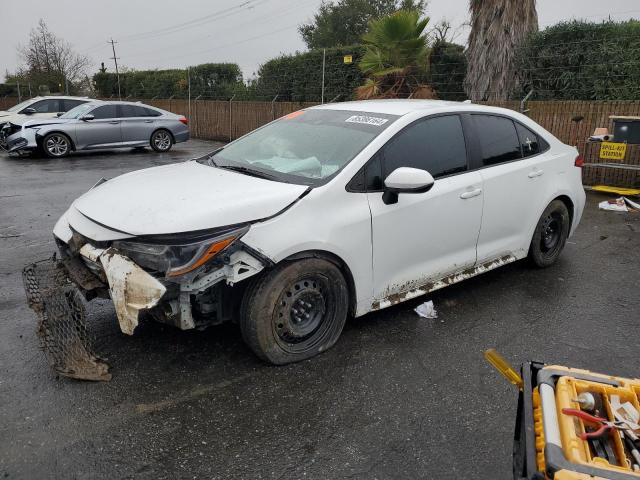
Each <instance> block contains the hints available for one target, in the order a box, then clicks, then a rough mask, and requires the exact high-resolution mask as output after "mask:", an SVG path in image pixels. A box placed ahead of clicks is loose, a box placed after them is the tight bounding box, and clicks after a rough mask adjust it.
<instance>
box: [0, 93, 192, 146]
mask: <svg viewBox="0 0 640 480" xmlns="http://www.w3.org/2000/svg"><path fill="white" fill-rule="evenodd" d="M188 139H189V126H188V121H187V119H186V118H185V117H184V116H183V115H176V114H175V113H171V112H167V111H165V110H161V109H159V108H156V107H152V106H149V105H145V104H143V103H139V102H137V103H133V102H112V101H100V100H95V101H92V102H89V103H84V104H82V105H79V106H77V107H75V108H73V109H72V110H69V111H68V112H67V113H64V114H61V115H60V116H59V117H58V118H54V119H42V120H40V119H38V120H30V121H28V122H25V123H24V124H23V125H22V129H21V130H20V131H18V132H17V133H14V134H13V135H11V136H9V137H7V139H6V141H7V150H8V151H9V152H24V151H29V150H41V151H42V152H43V153H44V154H46V155H47V156H49V157H64V156H66V155H68V154H69V153H70V152H71V151H80V150H100V149H112V148H144V147H149V146H150V147H151V148H153V149H154V150H155V151H156V152H167V151H169V150H170V149H171V146H172V145H173V144H174V143H179V142H186V141H187V140H188Z"/></svg>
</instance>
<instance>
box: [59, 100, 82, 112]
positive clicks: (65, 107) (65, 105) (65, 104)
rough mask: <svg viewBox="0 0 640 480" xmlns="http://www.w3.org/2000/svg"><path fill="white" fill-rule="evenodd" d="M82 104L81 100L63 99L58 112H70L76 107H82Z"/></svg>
mask: <svg viewBox="0 0 640 480" xmlns="http://www.w3.org/2000/svg"><path fill="white" fill-rule="evenodd" d="M83 103H86V102H83V101H82V100H70V99H68V98H65V99H63V100H62V110H60V111H61V112H68V111H69V110H71V109H72V108H75V107H77V106H78V105H82V104H83Z"/></svg>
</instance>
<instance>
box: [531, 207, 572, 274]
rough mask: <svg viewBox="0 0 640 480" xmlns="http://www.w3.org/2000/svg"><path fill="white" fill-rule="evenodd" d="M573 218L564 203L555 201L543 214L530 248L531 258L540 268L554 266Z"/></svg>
mask: <svg viewBox="0 0 640 480" xmlns="http://www.w3.org/2000/svg"><path fill="white" fill-rule="evenodd" d="M570 228H571V217H570V216H569V210H567V206H566V205H565V204H564V202H562V201H560V200H554V201H553V202H551V203H550V204H549V205H548V206H547V208H546V209H545V210H544V212H543V213H542V216H541V217H540V220H538V224H537V225H536V229H535V231H534V233H533V239H532V240H531V245H530V247H529V258H530V259H531V261H532V263H533V264H534V265H535V266H537V267H540V268H545V267H549V266H551V265H553V264H554V263H555V262H556V260H558V257H559V256H560V253H561V252H562V249H563V248H564V245H565V243H566V241H567V237H568V236H569V229H570Z"/></svg>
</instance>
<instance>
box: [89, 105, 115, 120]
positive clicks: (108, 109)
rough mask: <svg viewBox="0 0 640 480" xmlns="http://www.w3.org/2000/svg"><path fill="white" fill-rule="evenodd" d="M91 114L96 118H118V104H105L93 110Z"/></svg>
mask: <svg viewBox="0 0 640 480" xmlns="http://www.w3.org/2000/svg"><path fill="white" fill-rule="evenodd" d="M89 113H91V115H93V117H94V118H95V119H96V120H104V119H106V118H117V112H116V106H115V105H103V106H101V107H98V108H96V109H95V110H92V111H91V112H89Z"/></svg>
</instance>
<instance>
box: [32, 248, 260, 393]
mask: <svg viewBox="0 0 640 480" xmlns="http://www.w3.org/2000/svg"><path fill="white" fill-rule="evenodd" d="M58 238H59V237H58ZM79 240H80V241H81V243H77V242H78V241H79ZM58 242H59V245H60V246H61V249H60V251H61V252H62V260H55V259H50V260H47V261H44V262H37V263H35V264H31V265H28V266H27V267H25V269H24V270H23V278H24V284H25V291H26V293H27V301H28V304H29V306H30V307H31V308H32V309H33V310H34V311H35V312H36V314H37V316H38V335H39V337H40V339H41V346H42V348H43V349H44V351H45V353H46V355H47V357H48V358H49V359H50V363H51V365H52V367H53V369H54V370H55V371H56V372H57V373H58V374H60V375H63V376H68V377H73V378H80V379H86V380H109V379H110V378H111V375H110V374H109V373H108V369H109V367H108V365H107V364H106V363H105V362H104V361H103V360H101V359H100V358H99V357H98V356H97V355H96V354H95V353H93V352H94V350H93V348H92V342H91V338H90V336H89V335H88V333H87V327H86V322H85V308H84V301H83V299H84V300H90V299H92V298H95V297H96V296H100V297H103V298H109V297H110V298H111V300H112V301H113V304H114V307H115V311H116V315H117V318H118V323H119V325H120V329H121V331H122V332H123V333H125V334H127V335H132V334H133V333H134V330H135V328H136V326H137V325H138V319H139V315H140V313H141V312H142V311H149V312H150V313H151V316H152V317H153V318H154V319H156V320H158V321H160V322H163V323H168V324H171V325H174V326H176V327H178V328H180V329H182V330H188V329H193V328H202V327H206V326H209V325H215V324H218V323H222V322H223V321H227V320H229V319H230V317H229V314H230V312H231V310H232V309H231V308H229V305H227V303H229V300H230V298H229V297H226V296H225V295H223V294H222V286H223V285H224V283H223V282H226V285H228V286H232V285H234V284H235V283H238V282H240V281H242V280H244V279H245V278H247V277H249V276H252V275H255V274H256V273H258V272H260V271H261V270H262V269H263V268H264V267H265V265H266V263H265V261H262V260H259V259H258V258H256V257H255V256H253V255H251V254H250V253H248V252H247V251H245V250H244V249H241V248H238V249H237V250H235V251H232V252H229V253H228V254H227V255H225V259H224V262H221V263H220V264H217V265H216V266H214V267H212V268H211V269H209V270H207V269H205V270H204V271H203V272H201V273H200V274H198V275H196V276H193V277H189V278H188V279H186V278H185V279H181V281H180V282H179V283H174V282H167V281H165V280H164V279H158V278H156V277H154V276H153V275H152V274H150V273H148V272H146V271H145V270H144V269H142V268H141V267H140V266H138V265H137V264H136V263H134V262H133V261H132V260H130V259H129V258H128V257H126V256H125V255H122V254H121V253H120V252H119V251H118V250H116V249H115V248H113V247H108V248H99V247H96V246H94V245H91V244H90V243H85V241H82V240H81V239H80V238H79V237H77V236H74V237H73V238H70V239H69V243H68V244H67V243H66V242H64V241H62V240H58ZM78 247H79V248H78ZM70 251H73V252H75V253H73V254H69V252H70ZM163 281H164V283H163ZM218 284H222V285H218ZM236 292H237V291H236ZM232 304H233V302H231V305H232Z"/></svg>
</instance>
